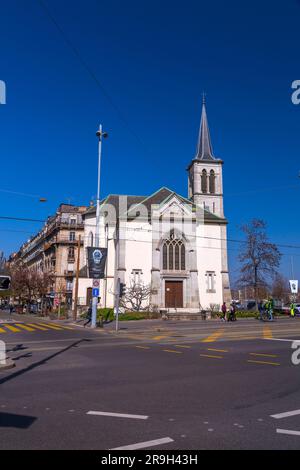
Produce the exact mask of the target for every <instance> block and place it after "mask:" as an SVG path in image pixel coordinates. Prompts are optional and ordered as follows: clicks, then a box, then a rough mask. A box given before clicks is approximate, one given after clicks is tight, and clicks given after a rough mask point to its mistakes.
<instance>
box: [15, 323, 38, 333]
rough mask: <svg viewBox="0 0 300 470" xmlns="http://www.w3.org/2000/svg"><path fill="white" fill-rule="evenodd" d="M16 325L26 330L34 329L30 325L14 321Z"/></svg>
mask: <svg viewBox="0 0 300 470" xmlns="http://www.w3.org/2000/svg"><path fill="white" fill-rule="evenodd" d="M16 326H17V327H18V328H22V329H23V330H26V331H36V330H35V329H34V328H31V327H30V326H26V325H24V324H21V323H16Z"/></svg>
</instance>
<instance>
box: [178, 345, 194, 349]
mask: <svg viewBox="0 0 300 470" xmlns="http://www.w3.org/2000/svg"><path fill="white" fill-rule="evenodd" d="M174 346H176V348H186V349H191V346H186V345H184V344H174Z"/></svg>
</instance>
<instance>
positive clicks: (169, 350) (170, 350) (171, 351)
mask: <svg viewBox="0 0 300 470" xmlns="http://www.w3.org/2000/svg"><path fill="white" fill-rule="evenodd" d="M163 351H164V352H169V353H174V354H182V352H181V351H173V350H172V349H163Z"/></svg>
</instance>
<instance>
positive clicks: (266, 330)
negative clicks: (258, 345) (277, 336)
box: [263, 326, 273, 339]
mask: <svg viewBox="0 0 300 470" xmlns="http://www.w3.org/2000/svg"><path fill="white" fill-rule="evenodd" d="M263 335H264V339H267V338H273V334H272V330H271V328H270V327H269V326H264V328H263Z"/></svg>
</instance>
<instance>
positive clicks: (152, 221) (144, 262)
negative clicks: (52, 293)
mask: <svg viewBox="0 0 300 470" xmlns="http://www.w3.org/2000/svg"><path fill="white" fill-rule="evenodd" d="M222 168H223V161H222V160H221V159H219V158H217V157H216V156H215V155H214V153H213V149H212V145H211V139H210V133H209V127H208V121H207V114H206V106H205V102H204V100H203V104H202V116H201V123H200V130H199V137H198V143H197V149H196V154H195V156H194V158H193V159H192V160H191V162H190V164H189V166H188V168H187V171H188V194H187V197H184V196H181V195H180V194H178V193H176V192H175V191H173V190H172V189H169V188H166V187H162V188H160V189H158V190H157V191H156V192H154V193H153V194H151V195H148V196H147V195H143V196H131V195H127V196H120V195H109V196H107V197H106V199H104V200H103V201H101V216H100V241H99V246H100V247H102V248H103V247H105V248H107V262H106V269H105V278H104V279H101V281H100V298H99V306H100V307H114V306H115V302H116V295H115V294H116V289H117V282H118V279H119V280H120V281H119V282H121V283H123V284H125V285H126V289H127V290H128V291H130V289H131V290H132V289H133V288H134V286H136V285H139V286H144V287H145V289H146V288H149V299H147V300H146V299H145V300H144V301H143V302H144V303H143V306H144V307H149V308H151V309H154V310H168V311H170V312H172V311H175V312H177V313H180V312H183V313H184V312H191V313H193V312H199V310H201V309H207V308H211V307H212V305H214V306H216V305H218V306H219V307H220V306H221V304H222V302H223V301H225V302H229V301H230V300H231V299H230V285H229V275H228V261H227V231H226V229H227V220H226V218H225V216H224V208H223V182H222ZM95 225H96V207H94V206H92V207H90V208H89V209H88V210H87V212H86V213H85V215H84V248H85V249H84V256H85V259H86V258H87V256H86V248H87V247H90V246H94V245H95V242H96V241H95ZM96 243H97V242H96ZM85 264H86V263H85ZM92 284H93V281H92V279H89V278H88V277H87V266H86V265H85V267H84V268H83V269H81V271H80V277H79V290H78V303H79V304H80V305H89V304H90V301H91V296H92ZM128 307H130V305H128Z"/></svg>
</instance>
